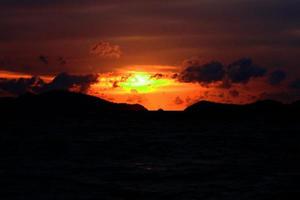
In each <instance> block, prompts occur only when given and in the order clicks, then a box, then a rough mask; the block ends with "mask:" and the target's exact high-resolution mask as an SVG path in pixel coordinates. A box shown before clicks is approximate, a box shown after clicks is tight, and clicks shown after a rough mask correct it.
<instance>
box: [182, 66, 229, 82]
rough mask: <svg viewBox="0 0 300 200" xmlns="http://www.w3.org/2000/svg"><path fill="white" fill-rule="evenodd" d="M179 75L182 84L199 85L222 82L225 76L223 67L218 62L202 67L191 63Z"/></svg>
mask: <svg viewBox="0 0 300 200" xmlns="http://www.w3.org/2000/svg"><path fill="white" fill-rule="evenodd" d="M191 64H193V65H191V66H188V67H187V68H186V69H185V70H184V71H182V72H181V73H180V75H179V80H180V81H182V82H198V83H200V84H209V83H213V82H216V81H221V80H223V78H224V76H225V70H224V66H223V64H222V63H220V62H210V63H207V64H204V65H198V64H197V63H196V62H192V63H191Z"/></svg>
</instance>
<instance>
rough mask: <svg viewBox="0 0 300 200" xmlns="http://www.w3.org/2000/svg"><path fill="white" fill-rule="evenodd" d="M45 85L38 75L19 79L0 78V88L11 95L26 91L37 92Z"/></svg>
mask: <svg viewBox="0 0 300 200" xmlns="http://www.w3.org/2000/svg"><path fill="white" fill-rule="evenodd" d="M44 86H45V82H44V81H43V80H42V79H40V78H39V77H32V78H28V79H27V78H20V79H0V89H1V90H2V91H5V92H7V93H10V94H13V95H20V94H24V93H26V92H32V93H38V92H40V91H41V90H42V88H43V87H44Z"/></svg>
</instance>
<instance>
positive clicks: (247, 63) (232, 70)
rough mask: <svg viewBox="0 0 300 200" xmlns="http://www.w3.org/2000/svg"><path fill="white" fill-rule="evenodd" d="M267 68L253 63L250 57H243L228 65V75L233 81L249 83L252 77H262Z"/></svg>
mask: <svg viewBox="0 0 300 200" xmlns="http://www.w3.org/2000/svg"><path fill="white" fill-rule="evenodd" d="M266 73H267V69H266V68H263V67H260V66H258V65H255V64H253V62H252V60H251V59H249V58H243V59H240V60H238V61H236V62H233V63H232V64H230V65H229V66H228V77H229V79H230V80H231V81H232V82H233V83H247V82H249V80H250V79H251V78H255V77H262V76H264V75H265V74H266Z"/></svg>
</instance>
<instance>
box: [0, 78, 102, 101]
mask: <svg viewBox="0 0 300 200" xmlns="http://www.w3.org/2000/svg"><path fill="white" fill-rule="evenodd" d="M97 78H98V75H70V74H67V73H61V74H59V75H57V76H56V77H55V78H54V79H53V80H52V81H51V82H50V83H45V82H44V81H43V80H42V79H41V78H39V77H35V76H34V77H32V78H19V79H6V78H3V79H0V90H1V93H4V92H5V93H9V94H12V95H16V96H17V95H21V94H24V93H26V92H32V93H41V92H45V91H50V90H72V91H76V92H82V93H84V92H87V90H88V89H89V87H90V85H91V84H93V83H96V82H97Z"/></svg>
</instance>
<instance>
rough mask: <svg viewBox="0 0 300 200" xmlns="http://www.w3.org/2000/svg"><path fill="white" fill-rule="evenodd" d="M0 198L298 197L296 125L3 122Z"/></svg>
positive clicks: (138, 116) (141, 119)
mask: <svg viewBox="0 0 300 200" xmlns="http://www.w3.org/2000/svg"><path fill="white" fill-rule="evenodd" d="M0 137H1V142H0V154H1V157H0V159H1V160H0V163H1V164H0V179H1V180H0V181H1V183H2V184H1V185H2V186H1V188H0V195H1V196H0V199H4V200H6V199H8V200H9V199H24V200H25V199H26V200H32V199H41V200H48V199H55V200H56V199H57V200H60V199H61V200H66V199H116V200H117V199H118V200H121V199H130V200H134V199H137V200H143V199H163V200H169V199H170V200H171V199H203V200H213V199H221V200H223V199H224V200H225V199H226V200H227V199H228V200H235V199H237V200H243V199H269V200H273V199H275V200H284V199H287V200H290V199H299V198H300V184H299V178H300V124H299V120H298V119H296V118H293V120H292V119H287V118H286V117H285V116H280V117H273V118H269V117H268V118H266V117H259V116H258V117H245V116H240V117H236V118H231V117H217V116H216V117H212V116H211V117H205V116H201V115H200V114H188V113H171V112H170V113H168V112H161V113H159V112H156V113H154V112H152V113H127V114H126V113H123V114H121V113H119V114H118V113H115V114H97V115H84V116H64V117H62V116H60V117H57V116H56V117H55V116H47V117H45V116H27V115H26V114H23V115H18V116H8V117H5V118H4V117H3V120H2V124H1V135H0Z"/></svg>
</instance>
